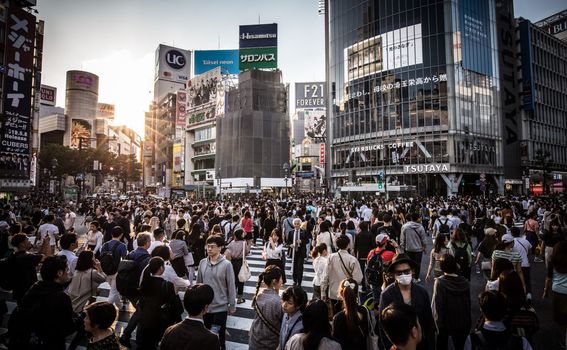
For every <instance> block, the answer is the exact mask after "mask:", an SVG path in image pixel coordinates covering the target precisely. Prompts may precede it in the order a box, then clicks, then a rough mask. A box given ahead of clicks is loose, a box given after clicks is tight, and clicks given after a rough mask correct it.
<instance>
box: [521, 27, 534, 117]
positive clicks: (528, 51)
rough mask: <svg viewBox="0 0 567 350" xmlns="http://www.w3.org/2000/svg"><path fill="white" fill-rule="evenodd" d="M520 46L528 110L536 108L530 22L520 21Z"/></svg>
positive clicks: (522, 91)
mask: <svg viewBox="0 0 567 350" xmlns="http://www.w3.org/2000/svg"><path fill="white" fill-rule="evenodd" d="M519 27H520V38H521V41H520V47H521V50H522V90H521V92H520V96H521V97H522V107H523V108H524V110H526V111H533V110H534V109H535V84H534V81H533V68H532V67H533V64H532V63H533V57H532V56H533V52H532V33H531V30H530V22H529V21H522V22H520V25H519Z"/></svg>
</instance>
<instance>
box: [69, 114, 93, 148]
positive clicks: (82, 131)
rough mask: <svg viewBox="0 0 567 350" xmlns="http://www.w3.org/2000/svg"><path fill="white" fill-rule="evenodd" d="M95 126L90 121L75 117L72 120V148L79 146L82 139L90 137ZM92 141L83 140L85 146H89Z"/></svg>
mask: <svg viewBox="0 0 567 350" xmlns="http://www.w3.org/2000/svg"><path fill="white" fill-rule="evenodd" d="M92 130H93V126H92V124H91V122H90V121H88V120H84V119H73V120H72V121H71V144H70V146H71V148H79V145H80V143H81V139H90V138H91V135H92ZM90 144H91V141H90V140H88V141H85V140H83V147H85V148H86V147H88V146H89V145H90Z"/></svg>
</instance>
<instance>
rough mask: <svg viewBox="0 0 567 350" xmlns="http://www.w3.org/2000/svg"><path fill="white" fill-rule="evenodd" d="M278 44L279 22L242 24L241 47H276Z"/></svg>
mask: <svg viewBox="0 0 567 350" xmlns="http://www.w3.org/2000/svg"><path fill="white" fill-rule="evenodd" d="M275 46H278V24H277V23H271V24H252V25H241V26H240V33H239V47H240V49H243V48H250V47H275Z"/></svg>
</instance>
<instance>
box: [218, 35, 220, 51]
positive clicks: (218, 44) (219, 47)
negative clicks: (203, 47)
mask: <svg viewBox="0 0 567 350" xmlns="http://www.w3.org/2000/svg"><path fill="white" fill-rule="evenodd" d="M218 39H219V41H218V46H219V47H218V49H219V50H220V35H219V36H218Z"/></svg>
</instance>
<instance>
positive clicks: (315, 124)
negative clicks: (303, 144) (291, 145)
mask: <svg viewBox="0 0 567 350" xmlns="http://www.w3.org/2000/svg"><path fill="white" fill-rule="evenodd" d="M303 113H304V114H303V115H304V118H305V121H304V125H305V137H307V138H309V139H311V140H313V141H315V142H317V141H321V140H324V139H325V136H326V134H327V117H326V114H327V113H326V112H325V111H324V110H322V111H304V112H303Z"/></svg>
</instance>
